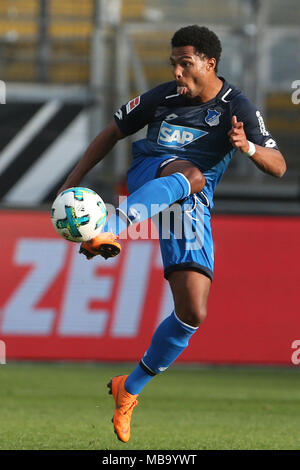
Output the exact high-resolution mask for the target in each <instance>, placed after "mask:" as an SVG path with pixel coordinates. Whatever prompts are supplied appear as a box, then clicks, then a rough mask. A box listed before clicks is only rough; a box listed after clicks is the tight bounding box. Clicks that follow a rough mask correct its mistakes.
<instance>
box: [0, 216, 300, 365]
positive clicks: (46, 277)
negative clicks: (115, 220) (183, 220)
mask: <svg viewBox="0 0 300 470" xmlns="http://www.w3.org/2000/svg"><path fill="white" fill-rule="evenodd" d="M213 232H214V240H215V254H216V269H215V279H214V281H213V284H212V288H211V295H210V300H209V308H208V318H207V320H206V321H205V322H204V324H203V325H202V326H201V327H200V328H199V331H198V332H197V334H195V335H194V336H193V338H192V340H191V342H190V346H189V348H188V349H187V350H186V351H185V352H184V353H183V354H182V356H181V357H180V358H179V359H178V361H188V362H202V363H261V364H292V360H291V358H292V355H293V353H295V351H294V350H293V347H294V346H293V345H295V344H300V341H299V340H300V301H299V297H300V296H299V288H300V270H299V266H300V248H299V240H300V218H291V217H290V218H284V217H254V216H214V217H213ZM0 246H1V252H0V259H1V277H0V279H1V290H0V340H1V341H3V342H4V343H5V345H6V356H7V359H8V360H9V359H41V360H42V359H51V360H55V359H71V360H101V361H111V360H113V361H137V360H139V359H140V357H141V356H142V355H143V354H144V352H145V350H146V349H147V347H148V346H149V343H150V341H151V337H152V334H153V332H154V330H155V328H156V326H157V324H158V323H159V322H160V321H161V320H162V319H163V318H165V316H167V315H169V313H170V312H171V310H172V307H173V303H172V298H171V295H170V289H169V285H168V283H167V281H165V280H164V278H163V273H162V265H161V257H160V250H159V243H158V241H157V240H122V247H123V249H122V252H121V254H120V255H119V256H117V257H116V258H112V259H110V260H106V261H105V260H104V259H103V258H100V257H96V258H94V259H93V260H90V261H87V260H86V259H85V258H84V256H82V255H79V254H78V248H79V245H78V244H75V243H71V242H67V241H65V240H63V239H62V238H60V237H59V236H58V235H57V234H56V233H55V231H54V230H53V227H52V224H51V220H50V217H49V214H47V213H39V212H31V213H28V212H12V211H2V212H1V222H0Z"/></svg>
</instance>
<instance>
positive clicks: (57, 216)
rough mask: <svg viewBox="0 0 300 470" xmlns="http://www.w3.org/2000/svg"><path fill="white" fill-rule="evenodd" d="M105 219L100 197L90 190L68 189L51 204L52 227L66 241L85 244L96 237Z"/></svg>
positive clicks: (104, 208)
mask: <svg viewBox="0 0 300 470" xmlns="http://www.w3.org/2000/svg"><path fill="white" fill-rule="evenodd" d="M106 218H107V210H106V207H105V204H104V202H103V201H102V199H101V197H100V196H99V195H98V194H97V193H96V192H95V191H93V190H92V189H88V188H80V187H76V188H69V189H66V190H65V191H63V192H62V193H60V194H59V195H58V196H57V198H56V199H55V201H54V202H53V204H52V208H51V220H52V224H53V227H54V228H55V230H56V231H57V233H59V235H61V236H62V237H63V238H65V239H66V240H69V241H71V242H78V243H81V242H86V241H88V240H91V239H92V238H94V237H96V236H97V235H98V234H99V233H100V232H101V230H102V228H103V226H104V224H105V222H106Z"/></svg>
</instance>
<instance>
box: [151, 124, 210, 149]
mask: <svg viewBox="0 0 300 470" xmlns="http://www.w3.org/2000/svg"><path fill="white" fill-rule="evenodd" d="M206 134H208V132H205V131H201V130H200V129H194V128H193V127H183V126H176V125H172V124H169V123H167V122H166V121H163V122H162V124H161V126H160V130H159V134H158V138H157V143H158V144H160V145H164V146H165V147H171V148H181V147H184V146H185V145H188V144H191V143H192V142H194V141H195V140H197V139H199V138H200V137H203V136H204V135H206Z"/></svg>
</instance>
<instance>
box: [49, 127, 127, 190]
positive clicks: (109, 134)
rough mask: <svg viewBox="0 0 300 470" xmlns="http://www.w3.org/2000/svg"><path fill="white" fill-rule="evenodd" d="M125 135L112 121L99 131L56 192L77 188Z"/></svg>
mask: <svg viewBox="0 0 300 470" xmlns="http://www.w3.org/2000/svg"><path fill="white" fill-rule="evenodd" d="M124 137H125V135H124V134H123V133H122V132H121V130H120V128H119V127H118V125H117V124H116V121H115V120H113V121H111V122H110V124H108V126H107V127H106V128H105V129H104V130H103V131H101V132H100V133H99V134H98V135H97V136H96V137H95V139H94V140H93V141H92V142H91V143H90V145H89V146H88V148H87V149H86V151H85V153H84V154H83V156H82V158H81V159H80V160H79V162H78V163H77V165H76V166H75V168H74V169H73V170H72V171H71V173H70V174H69V176H68V177H67V179H66V181H65V182H64V184H63V185H62V186H61V187H60V189H59V190H58V194H59V193H61V192H62V191H64V190H65V189H67V188H71V187H74V186H79V184H80V181H81V180H82V178H83V177H84V176H85V175H86V174H87V173H88V172H89V171H90V170H91V169H92V168H93V167H94V166H95V165H96V164H97V163H99V162H100V161H101V160H103V158H104V157H105V156H106V155H107V154H108V152H110V150H111V149H112V148H113V147H114V146H115V144H116V143H117V142H118V140H120V139H123V138H124Z"/></svg>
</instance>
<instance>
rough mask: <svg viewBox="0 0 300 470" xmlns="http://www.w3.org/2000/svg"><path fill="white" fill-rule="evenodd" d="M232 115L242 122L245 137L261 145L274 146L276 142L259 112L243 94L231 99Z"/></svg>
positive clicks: (275, 146)
mask: <svg viewBox="0 0 300 470" xmlns="http://www.w3.org/2000/svg"><path fill="white" fill-rule="evenodd" d="M231 110H232V116H234V115H236V117H237V120H238V121H242V122H243V123H244V130H245V134H246V136H247V139H248V140H250V141H251V142H253V143H254V144H257V145H261V146H262V147H269V148H275V149H277V150H278V147H277V143H276V141H275V140H274V138H273V137H272V135H271V134H270V132H269V131H268V129H267V128H266V126H265V122H264V119H263V116H262V114H261V112H260V111H259V110H258V109H257V108H256V107H255V106H254V105H253V103H251V101H250V100H249V99H248V98H247V97H246V96H244V95H242V96H237V97H236V98H235V99H233V101H232V108H231Z"/></svg>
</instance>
